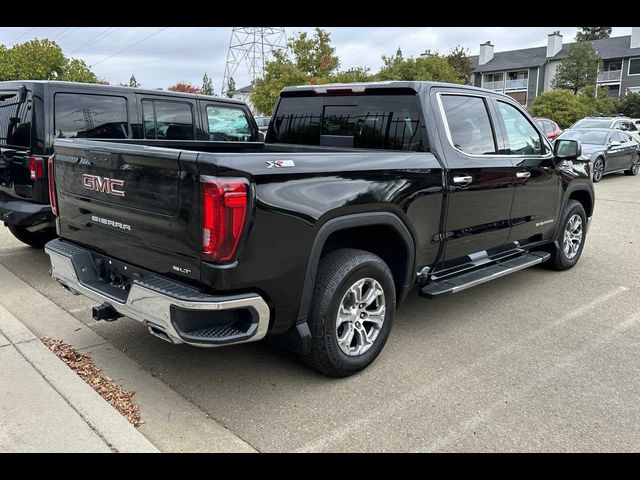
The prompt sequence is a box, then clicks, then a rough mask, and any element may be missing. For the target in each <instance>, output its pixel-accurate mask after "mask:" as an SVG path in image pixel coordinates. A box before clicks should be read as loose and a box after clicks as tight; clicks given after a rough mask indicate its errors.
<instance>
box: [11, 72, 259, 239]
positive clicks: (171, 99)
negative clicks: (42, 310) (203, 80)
mask: <svg viewBox="0 0 640 480" xmlns="http://www.w3.org/2000/svg"><path fill="white" fill-rule="evenodd" d="M58 138H95V139H100V140H116V141H118V142H122V141H124V142H126V141H128V140H130V141H134V140H135V142H136V143H140V142H141V141H144V143H147V144H150V143H151V144H156V145H161V144H163V143H166V142H169V143H171V144H176V143H180V142H182V144H184V145H188V144H189V143H191V142H194V141H201V140H207V141H212V140H213V141H257V140H258V126H257V125H256V123H255V120H254V119H253V116H252V115H251V112H250V110H249V109H248V108H247V106H246V105H245V104H244V103H243V102H240V101H237V100H231V99H228V98H219V97H208V96H202V95H193V94H185V93H175V92H167V91H161V90H141V89H137V88H128V87H112V86H108V85H94V84H85V83H70V82H55V81H15V82H0V220H1V221H3V222H4V224H5V225H6V226H7V227H9V229H10V230H11V233H13V235H15V236H16V237H17V238H18V239H19V240H20V241H22V242H24V243H26V244H28V245H31V246H34V247H42V246H43V245H44V244H45V243H46V242H47V241H48V240H50V239H52V238H54V237H55V236H56V231H55V224H54V216H53V214H52V213H51V207H50V205H49V188H48V182H47V165H46V162H47V157H48V156H50V155H51V154H52V153H53V142H54V140H55V139H58ZM185 142H186V143H185Z"/></svg>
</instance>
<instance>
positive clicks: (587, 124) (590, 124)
mask: <svg viewBox="0 0 640 480" xmlns="http://www.w3.org/2000/svg"><path fill="white" fill-rule="evenodd" d="M609 125H611V120H588V119H585V120H580V121H578V122H576V124H575V125H574V126H573V127H571V128H609Z"/></svg>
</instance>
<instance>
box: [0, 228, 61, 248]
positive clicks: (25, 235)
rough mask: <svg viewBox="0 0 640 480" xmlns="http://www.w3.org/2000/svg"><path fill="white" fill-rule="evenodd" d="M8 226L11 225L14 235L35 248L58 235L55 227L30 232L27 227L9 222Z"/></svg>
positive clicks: (42, 245) (10, 229) (40, 246)
mask: <svg viewBox="0 0 640 480" xmlns="http://www.w3.org/2000/svg"><path fill="white" fill-rule="evenodd" d="M7 227H9V231H10V232H11V233H12V234H13V236H14V237H16V238H17V239H18V240H20V241H21V242H22V243H26V244H27V245H29V246H30V247H34V248H42V247H44V245H45V244H46V243H47V242H48V241H49V240H53V239H54V238H56V237H57V234H56V229H55V228H44V229H42V230H38V231H36V232H30V231H29V230H27V228H26V227H21V226H18V225H12V224H9V225H7Z"/></svg>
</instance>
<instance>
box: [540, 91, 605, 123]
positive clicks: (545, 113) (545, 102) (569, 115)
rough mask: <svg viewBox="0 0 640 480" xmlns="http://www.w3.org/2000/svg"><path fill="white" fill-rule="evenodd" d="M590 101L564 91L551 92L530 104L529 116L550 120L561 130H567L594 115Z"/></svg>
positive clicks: (545, 93) (583, 96) (584, 97)
mask: <svg viewBox="0 0 640 480" xmlns="http://www.w3.org/2000/svg"><path fill="white" fill-rule="evenodd" d="M591 100H592V99H590V98H589V97H587V96H586V95H574V94H573V93H571V91H569V90H566V89H562V88H560V89H557V90H551V91H549V92H544V93H543V94H541V95H539V96H538V97H536V99H535V100H534V101H533V102H532V103H531V115H533V116H534V117H546V118H550V119H551V120H554V121H555V122H556V123H557V124H558V125H560V127H561V128H567V127H569V126H571V125H572V124H573V123H575V122H577V121H578V120H580V119H581V118H584V117H587V116H589V115H592V114H594V113H595V108H594V106H593V102H592V101H591Z"/></svg>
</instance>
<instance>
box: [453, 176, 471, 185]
mask: <svg viewBox="0 0 640 480" xmlns="http://www.w3.org/2000/svg"><path fill="white" fill-rule="evenodd" d="M471 182H473V177H472V176H471V175H463V176H461V177H453V183H455V184H456V185H469V184H470V183H471Z"/></svg>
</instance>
